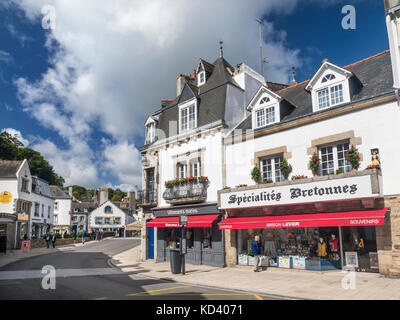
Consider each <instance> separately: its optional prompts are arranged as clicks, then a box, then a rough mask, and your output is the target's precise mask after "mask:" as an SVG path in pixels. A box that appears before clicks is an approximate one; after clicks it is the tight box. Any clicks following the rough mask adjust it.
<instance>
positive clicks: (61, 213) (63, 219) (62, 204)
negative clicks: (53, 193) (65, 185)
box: [54, 199, 72, 225]
mask: <svg viewBox="0 0 400 320" xmlns="http://www.w3.org/2000/svg"><path fill="white" fill-rule="evenodd" d="M55 202H57V203H58V209H57V210H56V209H55V208H54V214H55V215H57V216H58V222H57V224H56V225H70V224H71V215H70V212H71V205H72V200H71V199H55Z"/></svg>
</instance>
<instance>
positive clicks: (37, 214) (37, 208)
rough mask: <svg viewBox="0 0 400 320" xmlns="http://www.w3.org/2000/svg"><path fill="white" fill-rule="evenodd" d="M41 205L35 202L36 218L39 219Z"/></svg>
mask: <svg viewBox="0 0 400 320" xmlns="http://www.w3.org/2000/svg"><path fill="white" fill-rule="evenodd" d="M39 210H40V204H39V203H37V202H35V217H39V215H40V213H39Z"/></svg>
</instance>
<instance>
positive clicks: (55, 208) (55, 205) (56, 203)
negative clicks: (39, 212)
mask: <svg viewBox="0 0 400 320" xmlns="http://www.w3.org/2000/svg"><path fill="white" fill-rule="evenodd" d="M54 210H58V202H57V201H56V202H54Z"/></svg>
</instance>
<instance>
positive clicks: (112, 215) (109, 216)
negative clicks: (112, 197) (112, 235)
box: [89, 201, 127, 232]
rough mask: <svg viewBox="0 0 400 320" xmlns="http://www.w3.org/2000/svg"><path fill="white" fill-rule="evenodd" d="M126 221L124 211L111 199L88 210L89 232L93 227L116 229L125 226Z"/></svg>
mask: <svg viewBox="0 0 400 320" xmlns="http://www.w3.org/2000/svg"><path fill="white" fill-rule="evenodd" d="M100 220H101V221H100ZM126 222H127V219H126V213H125V212H124V211H122V210H121V209H120V208H118V207H117V206H116V205H115V204H113V203H112V202H111V201H106V202H104V203H103V204H102V205H100V206H99V207H98V208H96V209H94V210H93V211H92V212H90V214H89V232H91V231H93V230H95V229H103V230H111V231H116V230H117V229H121V228H125V226H126Z"/></svg>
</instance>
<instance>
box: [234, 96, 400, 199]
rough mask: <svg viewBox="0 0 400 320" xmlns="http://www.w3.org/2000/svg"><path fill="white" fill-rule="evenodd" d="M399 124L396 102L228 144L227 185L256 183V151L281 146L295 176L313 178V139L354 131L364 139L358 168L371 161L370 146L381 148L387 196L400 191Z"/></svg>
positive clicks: (359, 147)
mask: <svg viewBox="0 0 400 320" xmlns="http://www.w3.org/2000/svg"><path fill="white" fill-rule="evenodd" d="M399 124H400V109H399V108H398V106H397V104H396V103H395V102H393V103H390V104H385V105H379V106H376V107H373V108H369V109H365V110H362V111H357V112H354V113H350V114H346V115H342V116H339V117H335V118H331V119H328V120H324V121H320V122H317V123H312V124H309V125H306V126H301V127H298V128H294V129H290V130H286V131H281V132H277V133H273V134H270V135H267V136H263V137H259V138H256V139H254V140H251V141H246V142H241V143H236V144H234V145H228V146H226V164H227V169H226V171H227V186H229V187H235V186H236V185H238V184H248V185H252V184H254V182H253V180H251V176H250V171H251V169H252V168H253V161H252V160H253V159H254V153H255V152H258V151H262V150H267V149H272V148H276V147H280V146H287V151H288V152H291V153H292V158H291V159H289V163H290V164H292V166H293V172H292V175H296V174H304V175H307V176H308V177H312V172H311V170H309V169H308V162H309V160H310V156H309V155H308V154H307V149H308V148H310V147H311V141H312V140H314V139H318V138H321V137H325V136H330V135H333V134H338V133H342V132H346V131H351V130H354V133H355V136H356V137H361V138H362V144H361V145H358V146H357V148H358V149H359V152H360V153H362V154H363V161H362V162H361V165H360V168H359V170H362V169H364V168H365V167H366V166H367V165H369V164H371V155H370V154H371V153H370V149H372V148H375V147H377V148H379V153H380V161H381V167H382V176H383V192H384V194H385V195H390V194H399V193H400V184H399V181H400V170H399V163H400V147H399V141H400V130H399ZM289 179H290V178H289Z"/></svg>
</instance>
